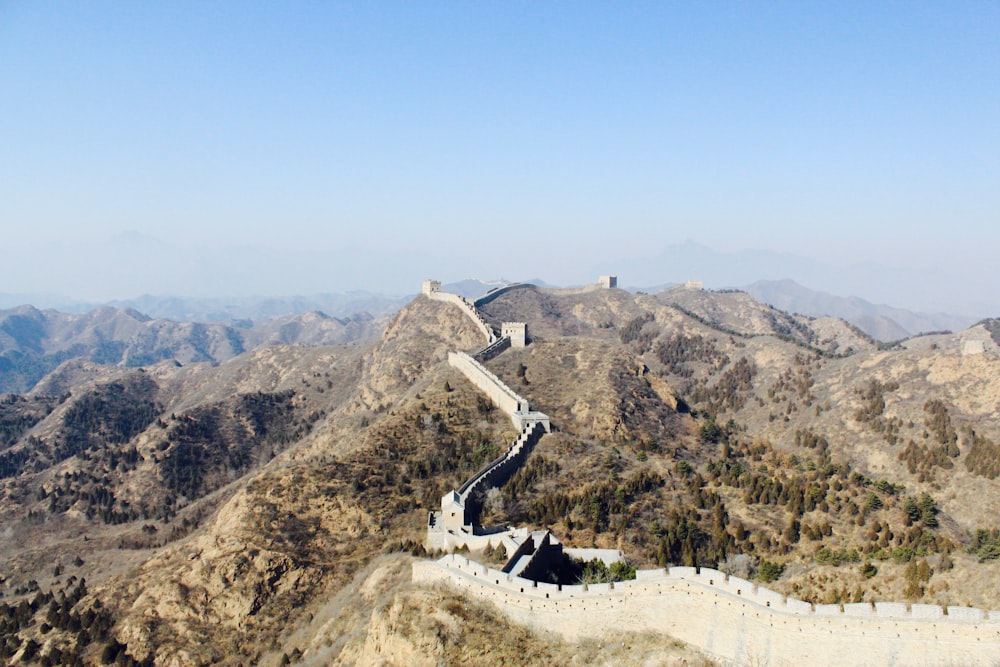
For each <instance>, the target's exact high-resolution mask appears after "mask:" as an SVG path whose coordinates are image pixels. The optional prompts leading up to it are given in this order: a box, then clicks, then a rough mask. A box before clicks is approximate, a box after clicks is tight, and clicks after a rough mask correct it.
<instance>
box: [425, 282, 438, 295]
mask: <svg viewBox="0 0 1000 667" xmlns="http://www.w3.org/2000/svg"><path fill="white" fill-rule="evenodd" d="M440 291H441V281H440V280H425V281H424V290H423V292H424V294H426V295H427V296H430V295H431V294H434V293H435V292H440Z"/></svg>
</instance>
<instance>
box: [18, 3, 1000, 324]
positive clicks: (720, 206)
mask: <svg viewBox="0 0 1000 667" xmlns="http://www.w3.org/2000/svg"><path fill="white" fill-rule="evenodd" d="M998 66H1000V5H996V4H990V3H969V4H961V5H947V6H945V5H939V4H934V3H911V4H908V5H905V6H903V5H892V4H886V5H871V4H870V3H840V4H836V5H830V6H816V5H803V4H800V3H771V4H767V5H763V4H748V5H704V4H693V3H692V4H688V5H685V4H674V5H662V4H658V3H648V4H647V3H638V4H632V5H627V6H623V5H615V6H605V5H599V4H584V5H576V6H572V7H567V6H561V5H520V4H465V5H449V4H430V3H428V4H420V5H413V4H407V3H378V4H356V5H350V4H339V5H319V6H313V5H265V4H255V3H238V4H237V3H221V4H212V5H210V6H207V5H203V4H201V3H189V2H178V3H169V4H164V5H157V4H148V3H135V4H126V5H122V4H120V3H110V2H92V3H70V2H54V3H45V4H41V5H39V4H33V3H4V4H2V5H0V86H2V89H3V90H4V91H5V93H6V95H7V99H9V100H11V101H13V102H14V103H10V104H4V105H0V140H2V141H3V144H4V151H5V160H4V161H3V162H2V163H0V219H2V220H4V223H5V224H4V231H3V235H2V244H0V292H2V293H15V294H41V293H49V294H57V295H63V296H66V297H67V298H72V299H79V300H84V301H95V302H104V301H110V300H115V299H128V298H134V297H137V296H139V295H141V294H158V295H178V296H191V297H202V296H218V297H221V296H226V297H239V296H249V295H265V296H280V295H292V294H316V293H326V292H343V291H349V290H357V289H369V290H371V291H374V292H383V293H391V294H407V293H412V292H414V291H416V290H417V288H418V285H419V280H420V279H422V278H423V277H429V276H435V277H439V278H441V279H443V280H445V281H446V282H447V281H452V280H460V279H462V278H466V277H479V278H482V279H494V278H501V277H502V278H507V279H527V278H533V277H541V278H543V279H545V280H547V281H549V282H552V283H555V284H580V283H585V282H590V281H592V280H594V278H595V277H596V275H597V273H603V272H606V271H611V272H615V273H618V274H619V275H620V276H621V278H622V281H623V283H624V284H627V285H633V286H652V285H656V284H662V283H666V282H682V281H684V280H687V279H688V278H701V279H703V280H704V281H705V282H706V285H707V286H712V287H730V286H733V287H736V286H742V285H745V284H748V283H750V282H753V281H755V280H760V279H781V278H790V279H793V280H796V281H797V282H799V283H800V284H802V285H805V286H806V287H809V288H811V289H815V290H820V291H826V292H829V293H832V294H837V295H841V296H859V297H862V298H865V299H867V300H869V301H872V302H874V303H887V304H890V305H893V306H898V307H903V308H909V309H914V310H921V311H928V312H932V311H940V312H955V313H963V314H976V315H980V316H986V315H994V316H996V315H1000V299H998V298H997V297H996V296H994V294H995V292H996V284H997V281H996V279H995V277H994V276H993V273H992V271H991V266H992V264H993V262H994V261H995V256H996V253H997V249H998V248H1000V188H997V187H996V174H998V173H1000V126H998V124H997V123H996V119H997V118H1000V85H998V84H997V81H996V71H997V68H998ZM688 241H690V243H686V242H688ZM699 258H700V260H701V262H700V263H699ZM706 263H710V264H713V265H710V266H706Z"/></svg>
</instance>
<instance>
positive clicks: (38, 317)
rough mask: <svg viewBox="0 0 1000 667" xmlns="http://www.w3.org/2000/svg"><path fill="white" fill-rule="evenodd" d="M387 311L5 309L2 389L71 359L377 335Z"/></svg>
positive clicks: (0, 323)
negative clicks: (344, 314) (192, 316)
mask: <svg viewBox="0 0 1000 667" xmlns="http://www.w3.org/2000/svg"><path fill="white" fill-rule="evenodd" d="M385 321H386V320H385V319H384V318H382V319H376V318H374V317H372V316H371V315H368V314H367V313H360V314H357V315H353V316H351V317H349V318H340V319H338V318H334V317H330V316H328V315H325V314H324V313H321V312H308V313H304V314H301V315H286V316H283V317H279V318H274V319H270V320H264V321H261V322H259V323H257V324H254V323H253V322H250V321H245V322H238V323H235V324H204V323H199V322H175V321H171V320H165V319H153V318H151V317H149V316H147V315H144V314H142V313H140V312H139V311H137V310H133V309H129V308H126V309H114V308H108V307H103V308H97V309H95V310H92V311H89V312H87V313H85V314H82V315H71V314H67V313H60V312H58V311H54V310H44V311H42V310H38V309H37V308H33V307H31V306H21V307H19V308H14V309H12V310H4V311H0V392H21V393H23V392H26V391H28V390H30V389H31V388H32V387H33V386H34V385H35V383H36V382H38V380H40V379H41V378H42V377H44V376H45V375H46V374H47V373H49V372H51V371H52V370H54V369H55V368H56V367H57V366H58V365H59V364H60V363H62V362H64V361H67V360H69V359H76V358H84V359H87V360H89V361H92V362H94V363H98V364H112V365H120V366H125V367H129V368H137V367H140V366H147V365H149V364H155V363H157V362H159V361H164V360H168V359H172V360H176V361H178V362H180V363H185V364H186V363H192V362H202V361H210V362H221V361H226V360H228V359H232V358H233V357H235V356H237V355H239V354H242V353H243V352H245V351H247V350H252V349H254V348H256V347H259V346H261V345H274V344H279V343H284V344H302V345H335V344H338V343H345V342H349V341H354V340H363V339H366V338H371V337H373V336H377V335H378V333H379V332H380V331H381V329H382V327H384V325H385Z"/></svg>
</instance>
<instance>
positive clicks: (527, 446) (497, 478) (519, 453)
mask: <svg viewBox="0 0 1000 667" xmlns="http://www.w3.org/2000/svg"><path fill="white" fill-rule="evenodd" d="M544 434H545V429H544V427H543V426H542V425H541V424H540V423H538V422H534V423H531V424H528V425H527V426H525V427H524V429H523V430H522V431H521V433H520V435H518V437H517V440H515V441H514V443H513V444H512V445H511V446H510V447H508V448H507V451H506V452H504V453H503V455H502V456H500V457H498V458H497V459H495V460H493V461H490V463H488V464H487V465H486V466H484V467H483V468H482V470H480V471H479V472H478V473H476V474H475V475H473V476H472V477H471V478H470V479H469V480H468V481H467V482H466V483H465V484H463V485H462V487H461V488H460V489H459V490H458V494H459V496H461V498H462V503H463V505H464V506H465V524H466V525H471V524H474V523H476V521H477V519H478V518H479V513H480V511H482V504H483V497H484V496H485V494H486V490H487V489H491V488H494V487H499V486H503V485H504V484H506V483H507V480H509V479H510V478H511V477H512V476H513V475H514V473H515V472H517V469H518V468H520V467H521V465H522V464H523V463H524V460H525V459H526V458H528V454H530V453H531V450H532V449H533V448H534V446H535V444H536V443H537V442H538V440H539V439H540V438H541V437H542V435H544Z"/></svg>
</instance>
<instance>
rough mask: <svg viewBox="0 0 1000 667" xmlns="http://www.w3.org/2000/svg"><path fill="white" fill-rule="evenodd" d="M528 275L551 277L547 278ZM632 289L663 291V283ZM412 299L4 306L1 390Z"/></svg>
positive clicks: (340, 339)
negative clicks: (73, 365) (59, 371)
mask: <svg viewBox="0 0 1000 667" xmlns="http://www.w3.org/2000/svg"><path fill="white" fill-rule="evenodd" d="M527 282H531V283H532V284H536V285H539V286H545V283H544V281H542V280H540V279H534V280H531V281H527ZM503 284H505V282H504V281H490V282H484V281H481V280H477V279H471V278H470V279H465V280H462V281H459V282H455V283H450V284H448V285H446V286H445V289H446V290H447V291H450V292H452V293H455V294H461V295H462V296H465V297H468V298H475V297H477V296H480V295H482V294H485V293H486V292H487V291H489V290H490V289H493V288H495V287H498V286H500V285H503ZM661 287H663V286H661ZM744 289H745V291H746V292H747V293H748V294H750V295H751V296H753V297H754V298H755V299H757V300H758V301H760V302H762V303H766V304H768V305H771V306H774V307H776V308H778V309H780V310H784V311H789V312H793V313H798V314H802V315H807V316H811V317H824V316H833V317H840V318H842V319H844V320H846V321H847V322H849V323H851V324H853V325H854V326H856V327H858V328H859V329H860V330H862V331H864V332H865V333H867V334H868V335H870V336H872V337H873V338H875V339H876V340H879V341H883V342H888V341H896V340H902V339H904V338H908V337H910V336H913V335H916V334H919V333H927V332H935V331H960V330H963V329H965V328H967V327H968V326H971V325H972V324H973V323H974V320H973V319H972V318H969V317H962V316H958V315H948V314H941V313H937V314H923V313H914V312H910V311H908V310H904V309H901V308H892V307H890V306H881V305H875V304H872V303H870V302H868V301H865V300H864V299H860V298H858V297H849V298H845V297H838V296H834V295H831V294H826V293H823V292H818V291H814V290H810V289H807V288H805V287H803V286H801V285H799V284H797V283H795V282H794V281H791V280H781V281H766V280H759V281H757V282H755V283H753V284H751V285H749V286H747V287H746V288H744ZM631 291H634V292H638V291H643V292H658V291H660V287H657V288H643V289H640V288H632V289H631ZM16 301H17V299H16V297H10V296H8V297H6V299H4V298H0V305H3V304H4V303H11V302H16ZM407 301H408V297H396V296H388V295H379V294H374V293H370V292H351V293H344V294H320V295H314V296H309V297H305V296H298V297H288V298H265V297H259V298H253V297H243V298H232V299H221V298H218V299H212V298H179V297H153V296H148V295H147V296H143V297H139V298H137V299H129V300H123V301H115V302H112V303H110V304H108V305H102V306H98V307H93V306H91V305H89V304H82V303H77V304H64V306H63V308H62V309H61V311H62V312H60V311H56V310H44V311H43V310H39V309H37V308H35V307H34V306H18V307H15V308H9V309H7V310H0V392H4V391H14V392H24V391H28V390H30V389H31V388H32V387H33V386H34V384H35V383H36V382H37V381H38V380H40V379H41V378H42V377H43V376H44V375H45V374H46V373H48V372H50V371H52V370H54V369H55V368H56V367H57V366H58V365H59V364H60V363H62V362H64V361H66V360H68V359H74V358H83V359H87V360H89V361H92V362H96V363H103V364H120V365H124V366H127V367H135V366H141V365H144V364H149V363H155V362H157V361H162V360H167V359H174V360H176V361H178V362H180V363H190V362H196V361H210V362H215V363H218V362H222V361H226V360H228V359H231V358H233V357H235V356H236V355H238V354H241V353H242V352H245V351H247V350H251V349H254V348H256V347H259V346H262V345H275V344H304V345H333V344H337V343H344V342H350V341H356V340H363V339H367V338H372V337H374V336H377V335H378V334H379V332H381V330H382V328H383V327H384V326H385V325H386V323H387V322H388V321H389V318H390V317H391V316H392V315H393V314H395V313H396V312H397V311H398V310H399V309H400V308H402V306H403V305H405V303H407Z"/></svg>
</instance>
